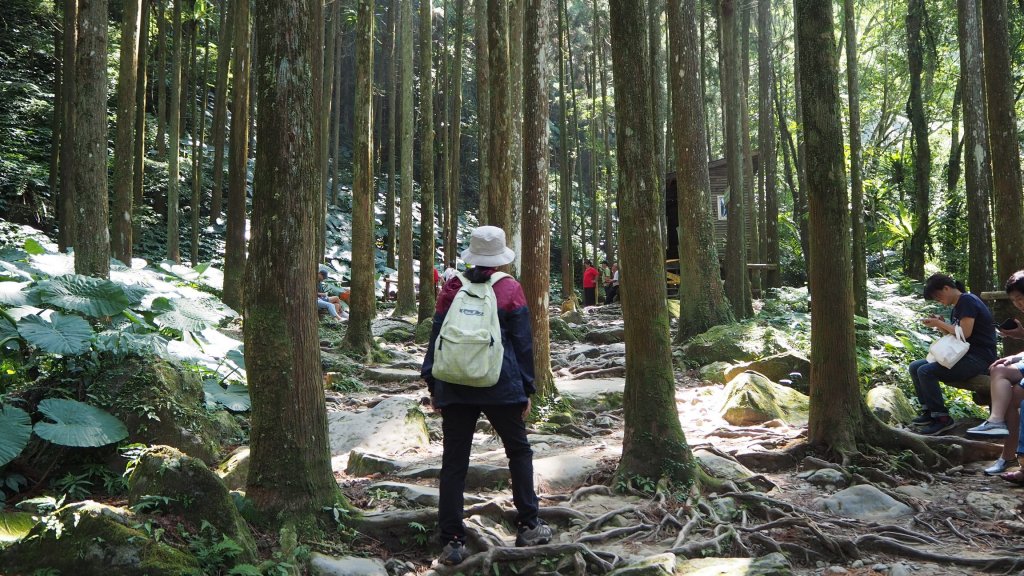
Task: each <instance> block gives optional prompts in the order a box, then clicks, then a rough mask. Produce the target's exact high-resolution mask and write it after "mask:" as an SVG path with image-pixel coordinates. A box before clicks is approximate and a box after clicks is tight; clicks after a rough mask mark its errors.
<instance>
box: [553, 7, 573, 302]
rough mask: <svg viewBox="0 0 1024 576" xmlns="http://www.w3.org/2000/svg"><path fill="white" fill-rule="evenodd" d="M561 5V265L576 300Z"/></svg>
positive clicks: (565, 289)
mask: <svg viewBox="0 0 1024 576" xmlns="http://www.w3.org/2000/svg"><path fill="white" fill-rule="evenodd" d="M556 1H557V3H558V102H559V114H558V123H559V129H558V140H559V145H558V150H559V158H560V161H559V163H558V170H559V172H558V181H559V200H558V211H559V216H560V217H561V225H560V230H559V235H558V239H559V240H560V241H561V244H562V245H561V254H562V258H561V264H562V300H572V299H574V298H575V297H576V279H575V274H574V269H573V261H572V259H573V248H572V209H571V207H570V206H571V204H572V180H571V174H570V172H569V136H568V132H569V123H568V121H567V119H566V114H567V112H568V111H567V110H566V102H565V87H566V84H567V83H568V81H567V79H566V76H565V47H564V46H563V42H566V37H565V35H566V25H565V19H566V16H565V2H564V0H556Z"/></svg>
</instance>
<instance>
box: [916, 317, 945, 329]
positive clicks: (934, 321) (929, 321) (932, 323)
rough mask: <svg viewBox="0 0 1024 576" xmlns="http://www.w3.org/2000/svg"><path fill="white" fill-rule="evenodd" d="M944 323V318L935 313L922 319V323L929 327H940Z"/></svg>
mask: <svg viewBox="0 0 1024 576" xmlns="http://www.w3.org/2000/svg"><path fill="white" fill-rule="evenodd" d="M942 323H943V320H942V318H940V317H938V316H936V315H934V314H933V315H931V316H928V317H927V318H924V319H922V320H921V324H924V325H925V326H927V327H929V328H938V327H939V326H941V325H942Z"/></svg>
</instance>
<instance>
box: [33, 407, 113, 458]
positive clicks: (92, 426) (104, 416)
mask: <svg viewBox="0 0 1024 576" xmlns="http://www.w3.org/2000/svg"><path fill="white" fill-rule="evenodd" d="M39 411H40V412H41V413H42V414H43V415H44V416H46V417H47V418H49V419H50V420H53V422H46V421H42V422H37V423H36V425H35V428H34V430H35V433H36V434H37V435H38V436H39V437H40V438H42V439H43V440H49V441H50V442H53V443H54V444H60V445H61V446H75V447H79V448H94V447H96V446H106V445H107V444H113V443H114V442H118V441H121V440H124V439H125V438H127V437H128V428H126V427H125V425H124V423H122V422H121V421H120V420H118V419H117V418H115V417H114V416H112V415H111V414H109V413H108V412H104V411H103V410H100V409H99V408H96V407H95V406H90V405H88V404H85V403H82V402H78V401H77V400H64V399H61V398H47V399H46V400H43V401H42V402H40V403H39Z"/></svg>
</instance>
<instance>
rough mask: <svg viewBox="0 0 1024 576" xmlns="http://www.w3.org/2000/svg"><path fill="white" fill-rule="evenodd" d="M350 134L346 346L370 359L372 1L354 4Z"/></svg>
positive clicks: (372, 308) (372, 307)
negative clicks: (349, 283)
mask: <svg viewBox="0 0 1024 576" xmlns="http://www.w3.org/2000/svg"><path fill="white" fill-rule="evenodd" d="M356 6H357V8H356V44H355V52H356V53H355V56H356V58H355V61H356V74H355V81H356V98H355V133H354V135H353V143H352V296H351V300H350V301H349V304H350V305H351V315H350V316H349V320H348V330H346V331H345V344H346V346H347V347H348V348H349V349H350V350H351V351H352V352H354V353H355V354H357V355H359V356H362V357H364V358H369V356H370V351H371V350H372V349H373V334H371V332H370V324H371V323H372V322H373V319H374V318H375V317H376V315H377V299H376V296H375V295H374V282H375V280H374V274H375V273H376V271H377V266H376V263H375V258H374V241H373V229H374V213H373V212H374V211H373V197H374V190H373V132H372V130H373V100H372V98H373V23H374V13H373V0H357V4H356Z"/></svg>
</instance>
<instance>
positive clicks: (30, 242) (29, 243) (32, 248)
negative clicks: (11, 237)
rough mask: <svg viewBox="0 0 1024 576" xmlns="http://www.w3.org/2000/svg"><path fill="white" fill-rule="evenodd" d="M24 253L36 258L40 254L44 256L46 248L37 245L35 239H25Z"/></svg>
mask: <svg viewBox="0 0 1024 576" xmlns="http://www.w3.org/2000/svg"><path fill="white" fill-rule="evenodd" d="M25 252H28V253H29V254H32V255H33V256H38V255H40V254H46V248H43V245H42V244H40V243H39V241H38V240H36V239H35V238H25Z"/></svg>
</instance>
